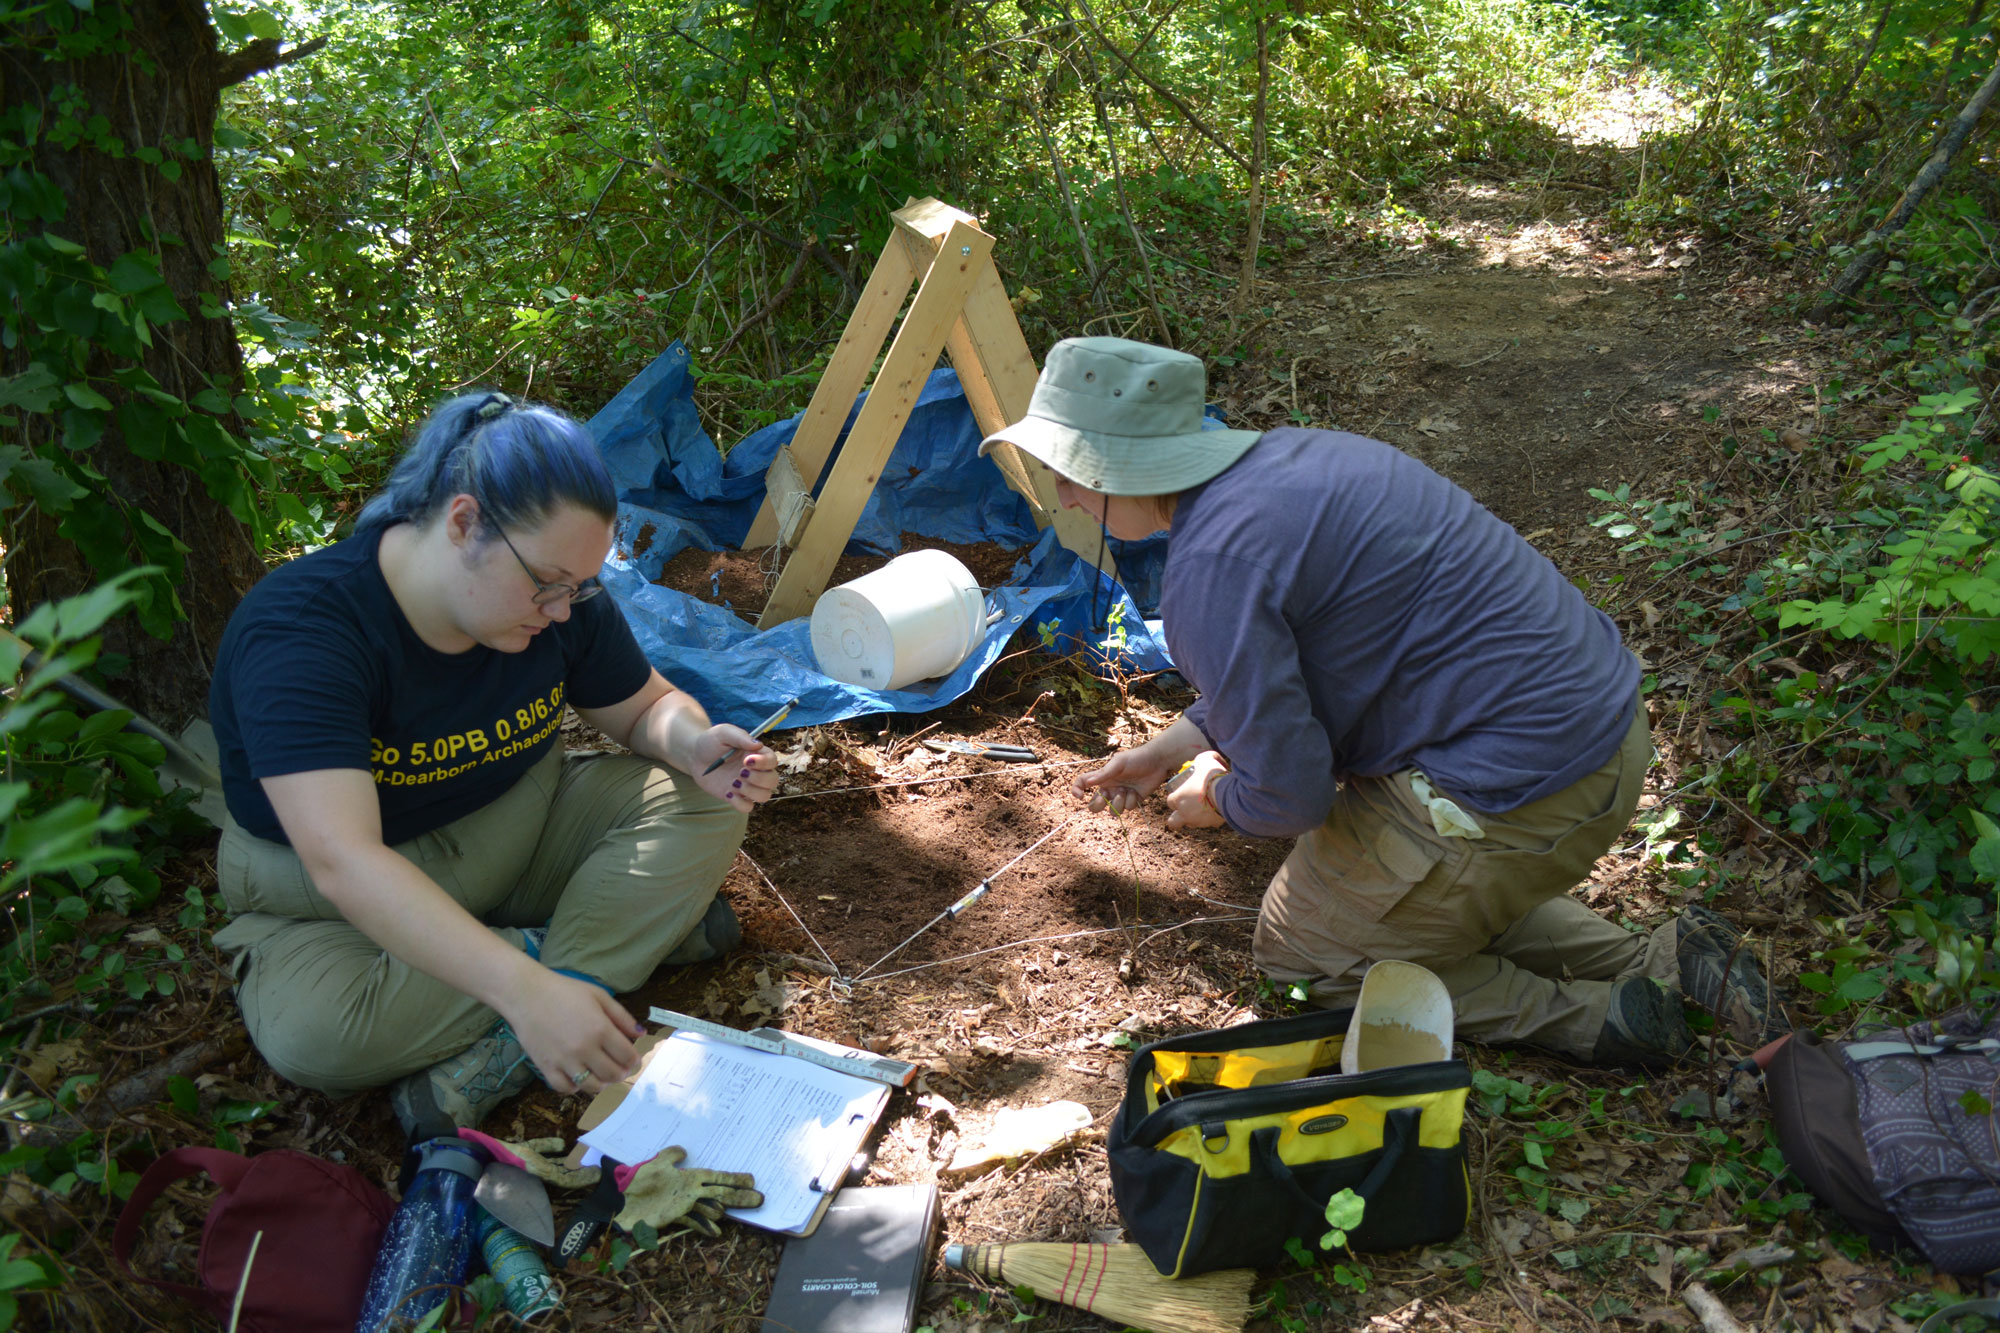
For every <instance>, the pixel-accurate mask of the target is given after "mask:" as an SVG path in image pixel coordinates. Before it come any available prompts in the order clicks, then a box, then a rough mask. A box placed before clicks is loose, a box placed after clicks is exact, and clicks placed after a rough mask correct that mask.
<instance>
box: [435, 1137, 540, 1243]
mask: <svg viewBox="0 0 2000 1333" xmlns="http://www.w3.org/2000/svg"><path fill="white" fill-rule="evenodd" d="M458 1136H459V1137H460V1138H462V1139H465V1140H466V1141H468V1142H470V1143H476V1144H478V1145H479V1146H480V1147H481V1148H484V1149H485V1150H486V1153H487V1156H489V1157H491V1158H492V1159H493V1160H491V1161H489V1162H488V1163H487V1164H486V1169H485V1170H484V1171H482V1172H480V1174H479V1183H478V1184H477V1185H475V1186H474V1187H473V1190H472V1198H473V1201H474V1202H476V1203H477V1204H478V1205H479V1206H480V1207H481V1208H484V1209H485V1210H486V1211H487V1212H489V1213H491V1214H493V1220H494V1221H496V1222H499V1223H500V1224H501V1225H503V1226H509V1227H512V1228H514V1230H516V1231H518V1232H520V1233H521V1234H522V1235H523V1236H526V1237H527V1238H528V1239H529V1240H531V1241H534V1242H535V1243H536V1244H537V1245H545V1246H546V1245H553V1244H555V1243H556V1215H555V1211H554V1210H553V1209H551V1208H550V1207H549V1187H548V1186H547V1185H544V1184H543V1183H542V1182H541V1180H540V1179H539V1178H538V1177H536V1176H534V1175H531V1174H530V1173H529V1171H528V1169H527V1167H526V1166H525V1165H523V1164H522V1161H521V1159H520V1158H519V1157H518V1156H516V1155H515V1153H514V1152H513V1150H512V1149H510V1148H508V1146H507V1145H506V1144H504V1143H502V1142H501V1141H500V1140H498V1139H496V1138H494V1137H493V1136H492V1135H490V1134H482V1133H480V1132H479V1131H478V1130H476V1129H461V1130H459V1131H458Z"/></svg>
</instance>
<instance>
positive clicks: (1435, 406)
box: [1214, 183, 1815, 539]
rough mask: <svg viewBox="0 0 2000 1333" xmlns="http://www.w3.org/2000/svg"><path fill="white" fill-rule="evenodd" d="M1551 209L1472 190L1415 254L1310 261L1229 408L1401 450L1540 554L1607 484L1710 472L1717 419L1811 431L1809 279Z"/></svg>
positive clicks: (1281, 288) (1223, 383) (1229, 382)
mask: <svg viewBox="0 0 2000 1333" xmlns="http://www.w3.org/2000/svg"><path fill="white" fill-rule="evenodd" d="M1550 202H1551V196H1550V195H1548V194H1546V193H1538V192H1534V191H1526V190H1509V189H1502V188H1498V187H1495V186H1492V185H1490V184H1479V183H1460V184H1457V185H1452V186H1447V187H1443V188H1440V189H1439V190H1437V191H1435V192H1433V194H1432V195H1430V196H1429V197H1427V198H1426V199H1424V200H1422V201H1420V202H1419V203H1418V204H1417V205H1416V207H1417V208H1418V209H1419V210H1420V211H1421V212H1423V213H1424V214H1426V215H1428V216H1430V217H1432V218H1434V219H1440V220H1442V221H1440V223H1439V225H1438V226H1437V227H1436V228H1435V230H1434V232H1433V233H1432V234H1433V235H1435V236H1436V237H1437V238H1438V239H1437V240H1434V241H1428V242H1416V243H1414V244H1416V245H1417V246H1418V247H1419V248H1418V249H1416V250H1414V251H1405V252H1403V253H1401V254H1392V255H1391V256H1390V257H1388V258H1386V259H1385V258H1384V257H1383V256H1382V254H1381V252H1380V251H1379V250H1377V249H1375V248H1374V247H1372V246H1371V247H1368V248H1366V249H1364V248H1362V247H1360V246H1349V245H1341V244H1339V243H1338V242H1336V243H1335V244H1333V245H1332V246H1330V247H1325V246H1308V247H1307V248H1306V251H1305V252H1293V257H1292V258H1291V259H1289V260H1288V261H1286V262H1283V263H1280V264H1279V265H1277V266H1276V267H1275V268H1274V269H1272V270H1271V271H1270V272H1269V273H1268V274H1267V283H1266V287H1265V290H1266V291H1267V292H1268V293H1269V295H1268V296H1267V300H1269V302H1270V304H1269V305H1268V306H1267V307H1266V308H1267V309H1268V310H1269V314H1268V315H1266V316H1264V317H1263V318H1262V319H1261V320H1260V321H1258V322H1256V323H1254V324H1252V325H1250V326H1249V327H1248V329H1247V330H1246V333H1247V341H1248V343H1249V348H1248V351H1249V355H1248V357H1247V358H1246V359H1245V360H1244V361H1243V362H1242V363H1241V364H1240V365H1238V366H1236V367H1233V368H1228V369H1224V370H1221V371H1220V372H1218V373H1217V374H1216V376H1215V380H1214V389H1215V393H1216V395H1217V396H1218V397H1220V399H1221V400H1222V401H1223V402H1224V404H1225V405H1227V406H1228V407H1229V408H1230V409H1232V410H1233V411H1234V412H1236V413H1239V414H1241V415H1242V416H1243V417H1244V418H1245V419H1246V420H1247V421H1248V422H1249V423H1250V424H1253V425H1256V426H1260V427H1267V428H1268V427H1271V426H1277V425H1288V424H1293V423H1295V422H1301V421H1303V424H1310V425H1314V426H1323V427H1330V428H1334V429H1340V430H1351V431H1356V432H1358V433H1360V434H1364V435H1371V436H1373V437H1375V438H1377V439H1380V440H1385V441H1387V442H1388V443H1390V444H1394V445H1396V446H1397V447H1398V448H1401V449H1403V450H1404V451H1406V452H1408V453H1409V454H1411V455H1412V456H1414V457H1416V458H1419V459H1421V460H1423V461H1424V462H1425V463H1427V464H1429V465H1430V466H1432V467H1433V468H1436V469H1437V470H1438V471H1440V472H1442V473H1444V474H1445V475H1446V476H1448V477H1450V478H1451V479H1452V480H1454V481H1456V482H1458V483H1459V484H1460V485H1462V486H1464V487H1465V488H1466V489H1467V490H1469V491H1471V492H1472V493H1473V494H1474V495H1475V496H1477V497H1478V498H1479V499H1480V500H1481V501H1482V502H1483V503H1484V504H1486V506H1487V507H1488V508H1490V509H1492V510H1493V511H1494V512H1495V513H1496V514H1498V515H1499V516H1500V517H1502V518H1504V519H1506V520H1507V521H1508V522H1510V523H1512V524H1513V525H1514V526H1515V527H1516V528H1517V529H1519V530H1520V531H1521V532H1522V533H1524V534H1527V535H1530V536H1531V537H1532V538H1534V539H1540V538H1542V537H1546V536H1549V535H1551V534H1561V536H1562V537H1564V538H1568V537H1571V536H1574V535H1575V530H1576V528H1577V526H1578V525H1579V524H1583V523H1587V522H1588V520H1589V519H1590V518H1591V517H1592V516H1594V515H1596V514H1598V513H1601V512H1603V508H1604V506H1603V505H1602V504H1601V503H1599V502H1597V501H1594V500H1592V499H1591V498H1590V496H1589V494H1588V491H1589V488H1591V487H1600V488H1603V489H1611V488H1613V487H1615V486H1616V485H1617V484H1618V483H1620V482H1629V483H1631V484H1632V486H1633V489H1634V491H1635V492H1638V493H1644V492H1646V491H1648V490H1650V489H1654V488H1659V489H1664V488H1666V487H1667V486H1668V485H1669V484H1670V483H1671V481H1672V480H1673V479H1674V478H1677V477H1687V476H1691V475H1700V474H1701V473H1702V472H1703V471H1706V470H1708V469H1710V468H1711V467H1712V465H1713V464H1714V463H1715V462H1716V461H1717V457H1716V455H1714V454H1713V452H1712V451H1711V449H1710V447H1709V446H1710V444H1711V441H1712V440H1713V439H1715V438H1719V436H1720V435H1721V434H1722V433H1723V430H1722V428H1716V429H1713V430H1712V429H1710V426H1709V423H1707V422H1706V421H1705V420H1704V415H1703V414H1704V409H1716V410H1717V411H1718V412H1719V413H1720V414H1721V415H1722V417H1723V418H1725V419H1726V424H1734V425H1736V426H1737V427H1738V428H1739V429H1740V428H1741V427H1742V426H1743V425H1745V424H1748V425H1752V426H1755V427H1759V428H1768V429H1771V430H1774V431H1776V430H1779V429H1783V428H1785V427H1796V428H1801V429H1804V430H1805V433H1806V434H1808V435H1810V434H1811V433H1812V432H1811V429H1810V422H1811V417H1812V408H1813V401H1812V391H1811V380H1810V371H1809V359H1808V355H1809V350H1810V345H1811V342H1812V340H1813V338H1814V337H1815V335H1813V334H1811V333H1809V332H1807V331H1806V330H1804V329H1803V328H1802V327H1801V326H1799V325H1798V324H1796V323H1791V324H1786V323H1784V322H1781V321H1780V320H1778V318H1777V315H1776V311H1775V307H1776V306H1777V305H1778V303H1779V302H1780V301H1781V300H1783V299H1784V298H1785V297H1787V296H1789V295H1790V294H1791V285H1790V280H1789V277H1788V275H1786V274H1784V273H1782V272H1778V271H1774V270H1772V269H1770V268H1768V267H1766V266H1762V265H1759V264H1758V263H1757V262H1756V261H1755V260H1754V259H1752V258H1750V257H1748V256H1745V255H1742V254H1740V253H1737V252H1734V251H1732V250H1730V249H1729V248H1728V247H1727V246H1726V245H1723V244H1721V243H1717V242H1708V241H1702V240H1699V239H1697V238H1694V237H1686V238H1682V239H1679V240H1673V241H1667V242H1665V243H1644V244H1630V243H1620V242H1617V241H1613V240H1607V239H1604V238H1603V237H1602V236H1601V235H1599V234H1598V228H1597V226H1596V224H1594V223H1591V222H1589V221H1586V220H1582V219H1577V218H1574V217H1565V218H1553V219H1552V218H1551V217H1550V216H1549V214H1548V209H1549V207H1550ZM1315 251H1317V253H1314V252H1315Z"/></svg>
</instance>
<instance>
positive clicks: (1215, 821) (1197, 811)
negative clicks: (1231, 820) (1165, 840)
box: [1167, 750, 1229, 829]
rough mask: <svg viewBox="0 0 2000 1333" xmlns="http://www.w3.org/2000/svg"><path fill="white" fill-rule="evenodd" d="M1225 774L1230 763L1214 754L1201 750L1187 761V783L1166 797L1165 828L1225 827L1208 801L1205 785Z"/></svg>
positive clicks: (1177, 787)
mask: <svg viewBox="0 0 2000 1333" xmlns="http://www.w3.org/2000/svg"><path fill="white" fill-rule="evenodd" d="M1228 771H1229V761H1228V760H1226V759H1224V758H1223V757H1222V756H1221V755H1220V754H1217V753H1216V752H1215V751H1214V750H1203V751H1202V752H1201V753H1200V754H1198V755H1196V756H1195V757H1194V758H1193V759H1190V760H1189V761H1188V775H1187V781H1185V782H1183V783H1181V784H1179V785H1178V786H1176V787H1175V788H1174V789H1173V790H1172V791H1170V792H1168V793H1167V827H1168V828H1170V829H1193V828H1221V827H1222V826H1223V824H1225V823H1227V822H1228V821H1226V820H1225V819H1223V817H1222V812H1221V811H1219V810H1217V809H1216V808H1215V803H1214V802H1213V801H1212V800H1210V799H1209V794H1208V784H1209V783H1211V782H1213V781H1215V780H1216V779H1217V778H1218V777H1220V776H1222V775H1223V774H1224V773H1227V772H1228Z"/></svg>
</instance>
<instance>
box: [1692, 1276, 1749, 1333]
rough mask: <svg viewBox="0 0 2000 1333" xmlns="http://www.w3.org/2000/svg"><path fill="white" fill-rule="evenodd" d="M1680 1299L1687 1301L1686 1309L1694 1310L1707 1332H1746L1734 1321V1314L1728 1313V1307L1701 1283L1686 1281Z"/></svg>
mask: <svg viewBox="0 0 2000 1333" xmlns="http://www.w3.org/2000/svg"><path fill="white" fill-rule="evenodd" d="M1681 1299H1682V1300H1683V1301H1685V1302H1686V1303H1687V1308H1688V1309H1690V1310H1692V1311H1694V1312H1695V1315H1696V1317H1697V1318H1699V1319H1700V1320H1701V1326H1702V1327H1703V1328H1705V1329H1707V1330H1708V1333H1747V1330H1745V1329H1744V1327H1743V1325H1741V1324H1739V1323H1737V1322H1736V1316H1735V1315H1733V1314H1731V1313H1729V1307H1728V1306H1726V1305H1724V1304H1723V1303H1722V1302H1721V1301H1720V1300H1718V1299H1717V1298H1716V1295H1715V1293H1714V1292H1712V1291H1710V1290H1709V1289H1708V1288H1707V1287H1705V1286H1703V1285H1702V1284H1701V1283H1699V1282H1690V1283H1688V1284H1687V1286H1686V1287H1685V1288H1684V1289H1683V1290H1682V1291H1681Z"/></svg>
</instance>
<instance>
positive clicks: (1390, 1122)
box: [1107, 1009, 1472, 1277]
mask: <svg viewBox="0 0 2000 1333" xmlns="http://www.w3.org/2000/svg"><path fill="white" fill-rule="evenodd" d="M1351 1013H1352V1011H1351V1010H1347V1009H1337V1010H1323V1011H1320V1012H1316V1013H1309V1014H1301V1015H1300V1016H1298V1017H1296V1018H1280V1019H1273V1020H1271V1021H1269V1022H1263V1023H1248V1024H1245V1025H1243V1026H1242V1027H1233V1028H1224V1029H1222V1030H1221V1031H1218V1032H1197V1033H1193V1034H1190V1035H1188V1036H1183V1037H1170V1038H1168V1039H1167V1040H1165V1041H1159V1042H1154V1043H1153V1044H1152V1045H1150V1046H1145V1047H1141V1048H1140V1049H1139V1051H1138V1052H1137V1053H1136V1054H1135V1055H1134V1056H1133V1057H1132V1063H1131V1066H1130V1069H1129V1070H1128V1072H1127V1074H1126V1080H1125V1101H1124V1104H1123V1105H1121V1106H1120V1107H1119V1108H1118V1118H1117V1119H1116V1120H1114V1121H1113V1122H1112V1125H1111V1130H1110V1134H1109V1136H1108V1139H1107V1146H1108V1147H1109V1149H1110V1154H1111V1192H1112V1195H1113V1197H1114V1198H1116V1200H1117V1202H1118V1211H1119V1213H1120V1214H1121V1215H1122V1216H1123V1217H1124V1219H1125V1228H1126V1230H1127V1231H1129V1232H1130V1233H1131V1235H1132V1239H1134V1240H1135V1241H1137V1242H1138V1243H1139V1245H1140V1246H1141V1247H1142V1248H1144V1250H1145V1251H1146V1257H1147V1258H1149V1259H1151V1260H1152V1261H1153V1266H1154V1267H1155V1268H1158V1269H1159V1270H1160V1272H1162V1273H1163V1274H1165V1275H1166V1276H1168V1277H1192V1276H1193V1275H1194V1274H1196V1273H1205V1272H1208V1271H1209V1270H1210V1269H1215V1268H1268V1267H1271V1266H1273V1265H1276V1264H1282V1263H1285V1262H1286V1255H1285V1242H1286V1240H1287V1239H1290V1238H1292V1237H1297V1238H1298V1239H1299V1240H1301V1241H1302V1242H1304V1244H1305V1245H1306V1247H1307V1248H1308V1249H1310V1250H1312V1251H1313V1252H1314V1253H1318V1252H1319V1239H1320V1237H1321V1236H1323V1235H1325V1234H1326V1232H1327V1230H1328V1227H1327V1222H1326V1205H1327V1201H1328V1200H1329V1199H1330V1198H1332V1197H1333V1196H1334V1195H1335V1194H1338V1193H1339V1192H1340V1191H1341V1190H1343V1189H1351V1190H1353V1191H1354V1192H1355V1193H1357V1194H1359V1195H1361V1196H1362V1198H1363V1199H1365V1200H1366V1201H1367V1206H1366V1208H1365V1209H1364V1210H1363V1214H1362V1220H1361V1225H1360V1226H1358V1227H1356V1228H1354V1229H1352V1230H1351V1231H1350V1232H1349V1233H1348V1245H1349V1246H1350V1247H1351V1248H1353V1249H1356V1250H1398V1249H1402V1248H1404V1247H1406V1246H1411V1245H1426V1244H1430V1243H1431V1242H1433V1241H1441V1240H1449V1239H1450V1238H1451V1237H1453V1236H1456V1235H1457V1234H1458V1233H1459V1232H1460V1231H1462V1230H1463V1229H1464V1228H1465V1224H1466V1220H1467V1217H1468V1215H1469V1213H1470V1210H1471V1197H1472V1195H1471V1188H1470V1184H1469V1182H1468V1179H1467V1176H1466V1169H1465V1143H1464V1140H1463V1139H1462V1137H1461V1129H1462V1126H1463V1123H1464V1118H1465V1095H1466V1092H1467V1090H1468V1089H1469V1088H1470V1087H1471V1085H1472V1073H1471V1071H1470V1070H1469V1069H1467V1068H1466V1065H1465V1062H1464V1061H1462V1060H1439V1061H1434V1062H1428V1063H1425V1064H1415V1065H1400V1066H1398V1067H1396V1068H1393V1069H1380V1070H1375V1071H1372V1072H1369V1073H1362V1074H1343V1073H1341V1072H1340V1048H1341V1044H1342V1043H1343V1042H1344V1041H1345V1039H1346V1036H1347V1023H1348V1018H1349V1015H1350V1014H1351Z"/></svg>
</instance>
